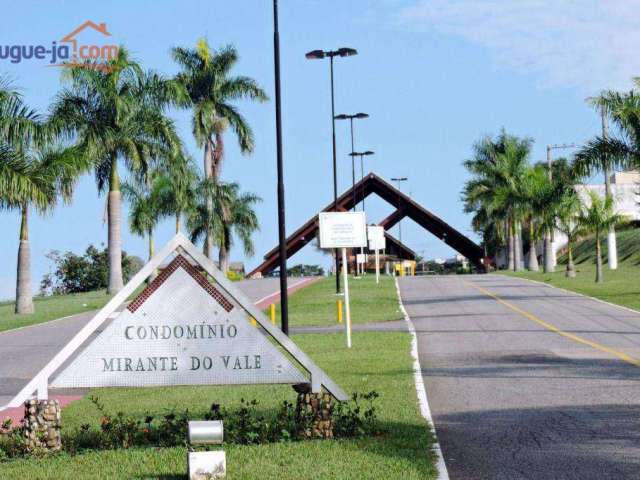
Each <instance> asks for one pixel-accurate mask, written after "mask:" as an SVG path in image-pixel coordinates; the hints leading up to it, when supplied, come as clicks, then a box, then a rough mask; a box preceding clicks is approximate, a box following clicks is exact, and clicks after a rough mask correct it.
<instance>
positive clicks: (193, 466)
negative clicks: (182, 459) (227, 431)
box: [188, 420, 227, 480]
mask: <svg viewBox="0 0 640 480" xmlns="http://www.w3.org/2000/svg"><path fill="white" fill-rule="evenodd" d="M188 432H189V443H190V444H192V445H220V444H222V441H223V439H224V428H223V424H222V421H220V420H214V421H193V422H189V430H188ZM188 460H189V480H212V479H218V478H224V477H225V476H226V474H227V459H226V456H225V453H224V450H216V451H212V452H189V459H188Z"/></svg>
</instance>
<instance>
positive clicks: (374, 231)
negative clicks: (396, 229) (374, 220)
mask: <svg viewBox="0 0 640 480" xmlns="http://www.w3.org/2000/svg"><path fill="white" fill-rule="evenodd" d="M367 235H368V237H369V250H373V251H374V252H375V255H376V284H378V283H380V250H384V249H385V248H387V239H386V238H385V236H384V228H383V227H380V226H376V225H370V226H369V227H367Z"/></svg>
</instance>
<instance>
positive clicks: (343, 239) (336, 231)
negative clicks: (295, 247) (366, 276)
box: [318, 212, 367, 348]
mask: <svg viewBox="0 0 640 480" xmlns="http://www.w3.org/2000/svg"><path fill="white" fill-rule="evenodd" d="M318 224H319V226H320V248H323V249H324V248H326V249H333V248H340V249H342V265H343V267H342V268H343V270H342V275H343V279H344V307H345V314H346V315H345V316H346V320H347V321H346V322H345V325H344V326H345V333H346V336H347V347H348V348H351V309H350V305H349V275H348V273H347V268H346V265H347V248H357V247H364V246H365V245H366V244H367V221H366V218H365V214H364V212H322V213H320V215H319V218H318ZM339 274H340V272H336V275H339Z"/></svg>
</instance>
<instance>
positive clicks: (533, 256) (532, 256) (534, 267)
mask: <svg viewBox="0 0 640 480" xmlns="http://www.w3.org/2000/svg"><path fill="white" fill-rule="evenodd" d="M528 263H529V270H530V271H532V272H537V271H539V270H540V266H539V265H538V253H537V252H536V239H535V235H534V234H533V219H531V220H530V221H529V262H528Z"/></svg>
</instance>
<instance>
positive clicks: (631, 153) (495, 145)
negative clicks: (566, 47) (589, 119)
mask: <svg viewBox="0 0 640 480" xmlns="http://www.w3.org/2000/svg"><path fill="white" fill-rule="evenodd" d="M638 89H640V80H639V79H635V80H634V88H633V89H632V90H631V91H629V92H617V91H610V90H608V91H604V92H602V93H601V95H599V96H598V97H596V98H593V99H591V100H590V102H591V104H592V106H593V107H594V108H596V109H598V110H600V111H601V112H602V114H603V116H606V117H607V118H608V119H609V120H611V122H612V123H613V125H614V127H615V129H616V135H614V136H610V135H608V134H607V132H603V134H602V135H599V136H596V137H594V138H593V139H591V140H589V141H588V142H587V143H586V144H585V145H583V146H582V147H580V148H579V150H578V151H577V153H576V154H575V155H574V157H573V158H572V159H571V160H567V159H565V158H560V159H557V160H555V161H553V162H552V163H551V165H550V166H549V165H548V164H546V163H532V162H531V148H532V144H533V141H532V140H531V139H530V138H522V137H518V136H515V135H511V134H509V133H507V132H506V131H505V130H504V129H503V130H502V131H501V132H500V133H499V134H498V135H497V136H486V137H484V138H482V139H481V140H480V141H478V142H477V143H476V144H475V145H474V147H473V155H472V156H471V158H470V159H468V160H466V161H465V162H464V166H465V167H466V169H467V170H468V171H469V173H470V174H471V178H470V180H468V181H467V182H466V184H465V185H464V188H463V190H462V200H463V202H464V209H465V212H467V213H471V214H472V215H473V217H472V226H473V228H474V230H475V231H476V232H479V233H480V234H481V235H482V238H483V244H484V246H485V248H486V250H487V253H488V255H490V256H492V257H494V258H495V257H496V256H497V255H498V253H499V252H500V251H504V252H506V257H507V268H508V269H509V270H514V271H519V270H522V269H523V268H524V267H523V264H524V263H525V262H524V251H525V248H524V246H525V245H524V244H523V242H524V241H526V242H527V244H528V252H527V262H526V264H527V268H528V269H529V270H532V271H538V270H539V268H540V267H539V264H538V254H539V252H538V250H537V248H538V247H537V245H538V244H539V243H540V241H542V245H543V247H542V252H540V253H541V256H542V259H543V262H542V263H543V269H544V271H545V272H552V271H553V270H554V261H553V260H554V252H553V250H552V248H553V245H552V241H553V236H554V233H555V232H557V231H560V232H562V233H564V234H565V235H566V237H567V247H566V250H567V258H568V261H567V265H566V276H567V277H575V275H576V273H575V266H574V263H573V247H574V245H575V242H576V241H577V240H578V239H579V238H581V237H583V236H586V235H594V236H595V240H596V241H595V246H596V252H595V257H596V282H602V281H603V267H602V254H601V251H602V248H601V240H602V236H603V234H606V233H608V232H612V233H613V234H615V226H616V225H619V224H622V223H625V222H627V221H629V219H627V218H625V217H624V216H622V215H620V214H619V213H618V212H617V211H616V207H615V200H614V198H613V195H612V192H611V189H610V185H609V181H608V175H609V174H610V173H611V172H612V171H613V170H614V169H616V168H625V169H638V168H640V94H639V92H638ZM596 173H603V174H604V176H605V195H604V197H601V196H599V195H598V194H597V193H596V192H593V191H588V192H586V195H584V196H583V198H581V196H580V194H579V189H578V188H577V186H578V185H579V184H581V183H583V181H584V179H585V178H588V177H591V176H592V175H594V174H596Z"/></svg>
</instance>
